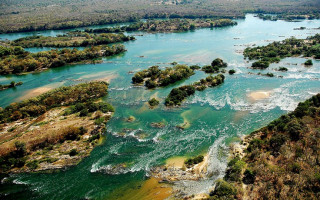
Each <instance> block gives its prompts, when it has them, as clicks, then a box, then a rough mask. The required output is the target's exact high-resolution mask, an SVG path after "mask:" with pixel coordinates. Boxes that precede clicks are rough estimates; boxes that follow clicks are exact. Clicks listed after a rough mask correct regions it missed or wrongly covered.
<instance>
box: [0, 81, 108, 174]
mask: <svg viewBox="0 0 320 200" xmlns="http://www.w3.org/2000/svg"><path fill="white" fill-rule="evenodd" d="M107 90H108V83H106V82H90V83H83V84H79V85H75V86H68V87H60V88H58V89H54V90H51V91H49V92H47V93H44V94H42V95H40V96H37V97H34V98H31V99H27V100H24V101H22V102H19V103H12V104H10V105H9V106H7V107H6V108H4V109H1V110H0V166H1V167H0V172H1V173H7V172H33V171H42V170H53V169H60V168H65V167H66V166H71V165H75V164H77V163H78V162H80V161H81V160H82V159H83V158H84V157H86V156H88V155H89V154H90V152H91V151H92V149H93V148H94V147H95V146H96V145H97V144H98V143H99V142H98V141H99V139H100V138H101V135H102V134H103V132H104V130H105V123H106V122H107V121H108V120H109V119H110V117H111V115H112V113H113V112H114V109H113V107H112V106H111V105H110V104H108V103H107V102H103V101H99V99H100V98H101V97H104V96H106V95H107Z"/></svg>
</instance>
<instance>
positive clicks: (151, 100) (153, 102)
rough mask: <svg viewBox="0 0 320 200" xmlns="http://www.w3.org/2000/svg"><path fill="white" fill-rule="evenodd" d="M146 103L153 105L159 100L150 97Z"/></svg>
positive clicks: (157, 103)
mask: <svg viewBox="0 0 320 200" xmlns="http://www.w3.org/2000/svg"><path fill="white" fill-rule="evenodd" d="M148 103H149V105H150V106H151V107H155V106H157V105H159V101H158V100H157V99H156V98H152V99H150V100H149V101H148Z"/></svg>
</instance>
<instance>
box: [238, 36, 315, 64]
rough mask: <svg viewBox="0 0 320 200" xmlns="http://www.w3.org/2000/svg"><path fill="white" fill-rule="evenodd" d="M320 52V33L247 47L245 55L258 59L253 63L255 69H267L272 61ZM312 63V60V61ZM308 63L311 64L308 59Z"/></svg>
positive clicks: (311, 55) (312, 55)
mask: <svg viewBox="0 0 320 200" xmlns="http://www.w3.org/2000/svg"><path fill="white" fill-rule="evenodd" d="M319 54H320V34H316V35H314V36H311V37H308V38H307V39H296V38H293V37H292V38H289V39H285V40H283V41H280V42H273V43H271V44H268V45H267V46H258V47H254V48H246V49H245V50H244V53H243V55H244V57H245V58H249V60H258V61H256V62H254V63H253V64H252V68H254V69H266V68H268V67H269V64H270V63H274V62H279V61H280V60H281V59H283V58H286V57H292V56H300V55H302V56H303V57H315V58H316V57H317V56H318V55H319ZM311 63H312V61H311ZM307 64H310V61H308V63H307Z"/></svg>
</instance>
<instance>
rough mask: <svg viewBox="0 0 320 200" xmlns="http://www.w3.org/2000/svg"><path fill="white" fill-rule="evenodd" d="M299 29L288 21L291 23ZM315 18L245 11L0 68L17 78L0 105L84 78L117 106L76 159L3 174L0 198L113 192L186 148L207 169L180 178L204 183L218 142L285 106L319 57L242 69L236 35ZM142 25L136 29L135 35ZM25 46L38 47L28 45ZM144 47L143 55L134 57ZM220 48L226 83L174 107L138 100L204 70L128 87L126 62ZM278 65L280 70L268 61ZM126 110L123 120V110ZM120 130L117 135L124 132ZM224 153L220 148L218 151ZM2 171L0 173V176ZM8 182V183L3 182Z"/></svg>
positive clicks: (265, 38)
mask: <svg viewBox="0 0 320 200" xmlns="http://www.w3.org/2000/svg"><path fill="white" fill-rule="evenodd" d="M301 26H304V27H307V29H306V30H293V29H294V28H297V27H301ZM317 27H320V21H319V20H313V21H308V20H305V21H301V22H294V23H293V22H285V21H276V22H273V21H262V20H259V19H258V18H255V17H253V15H247V17H246V19H244V20H238V25H237V26H234V27H225V28H216V29H200V30H195V31H192V32H191V31H190V32H184V33H158V34H147V33H129V34H132V35H138V36H136V38H137V40H135V41H130V42H126V43H124V45H125V46H126V49H127V50H128V51H127V52H126V53H124V54H122V55H119V56H115V57H112V58H105V59H104V60H103V61H104V62H103V63H102V64H83V65H70V66H66V67H61V68H57V69H51V70H48V71H45V72H41V73H34V74H28V75H22V76H1V77H0V84H5V83H9V82H10V81H12V80H14V81H22V82H24V84H23V85H22V86H19V87H17V88H13V89H9V90H5V91H1V92H0V106H2V107H3V106H7V105H9V104H10V103H12V102H15V101H20V100H22V99H24V98H28V97H31V96H33V95H36V94H37V92H38V91H39V88H42V89H50V88H56V87H59V86H62V85H72V84H77V83H79V82H83V81H90V80H110V87H109V88H110V92H109V95H108V97H106V98H105V100H107V101H109V102H110V103H112V105H114V107H115V108H116V112H115V114H114V117H113V118H112V119H111V120H110V121H109V122H108V129H107V132H106V133H105V136H106V140H105V142H104V143H103V144H102V145H101V146H98V147H97V148H95V149H94V150H93V151H92V153H91V155H90V156H89V157H88V158H86V159H84V160H83V161H82V162H81V163H80V164H79V165H77V166H75V167H72V168H69V169H67V170H64V171H61V172H56V173H51V174H46V173H37V174H20V175H11V176H10V177H8V178H6V179H5V180H6V181H8V182H9V183H6V184H2V185H1V189H0V193H1V194H2V195H4V194H6V195H7V196H6V197H4V198H5V199H6V198H7V199H13V198H15V199H30V197H33V198H34V199H82V198H92V199H114V197H111V196H110V195H111V194H112V192H114V191H115V190H116V189H119V188H120V189H125V188H128V187H129V188H130V187H131V186H134V185H135V184H134V183H137V182H139V181H142V180H145V179H146V178H147V176H148V174H149V169H150V168H151V167H153V166H156V165H159V164H163V163H164V161H165V160H166V159H167V158H170V157H172V156H182V155H186V156H193V155H197V154H200V153H206V152H209V155H210V159H209V161H210V163H209V171H210V172H213V173H214V174H215V175H214V176H213V177H212V178H211V179H209V180H205V181H203V182H201V184H196V183H194V182H191V183H189V185H197V186H196V187H192V188H191V187H188V183H187V188H189V189H188V192H190V193H192V192H199V191H206V190H207V189H208V188H210V186H212V184H213V181H214V179H215V178H217V177H219V176H221V175H222V173H223V171H224V169H225V165H226V157H225V156H221V152H225V151H226V146H227V145H228V143H229V142H230V141H232V140H233V138H235V137H237V136H241V135H244V134H248V133H250V132H251V131H253V130H255V129H257V128H259V127H262V126H264V125H266V124H267V123H269V122H270V121H272V120H273V119H275V118H277V117H279V116H280V115H282V114H284V113H287V112H289V111H292V110H293V109H294V108H295V107H296V105H297V104H298V102H299V101H303V100H305V99H307V98H309V97H311V96H312V95H314V94H316V93H318V92H320V87H319V86H320V81H319V78H320V61H316V60H314V61H313V62H314V65H313V66H312V67H309V68H306V67H304V66H303V65H302V63H304V62H305V60H306V59H304V58H287V59H284V60H282V61H281V62H280V63H278V64H272V65H271V66H270V67H269V69H267V70H263V71H260V70H251V69H248V68H247V67H249V66H250V62H249V63H248V62H247V61H245V60H244V59H243V56H242V53H241V50H243V49H244V48H245V45H253V44H256V45H265V44H268V43H269V42H271V41H275V40H276V41H280V40H283V39H284V38H288V37H290V36H295V37H297V38H305V37H307V36H309V35H313V34H315V33H320V31H319V30H317V29H313V28H317ZM61 32H63V31H45V32H39V33H41V34H42V33H43V34H44V35H56V34H61ZM30 34H32V33H17V34H3V35H0V37H1V38H8V39H14V38H18V37H22V36H26V35H30ZM140 34H142V36H139V35H140ZM31 50H32V51H33V52H36V51H40V50H41V49H37V48H32V49H31ZM140 56H143V57H140ZM217 57H220V58H222V59H223V60H224V61H226V62H227V63H228V64H229V67H228V68H227V69H228V70H229V69H236V71H237V73H236V74H235V75H233V76H229V75H227V74H226V80H225V83H224V84H223V85H221V86H219V87H216V88H208V89H207V90H205V91H203V92H196V94H195V95H194V96H193V97H190V98H188V99H187V101H186V102H185V103H184V104H183V106H182V107H181V108H175V109H169V110H168V109H166V108H165V107H164V106H163V105H162V104H161V105H160V106H159V107H158V108H156V109H154V110H150V109H148V107H147V106H146V102H147V101H148V100H149V99H150V97H151V96H152V97H157V98H159V99H161V102H162V103H163V102H164V98H165V97H166V96H167V95H168V93H169V92H170V90H171V89H172V88H173V87H177V86H180V85H184V84H189V83H193V82H195V81H198V80H199V79H201V78H204V77H206V76H207V75H206V74H204V73H203V72H200V71H197V72H196V74H195V75H194V76H192V77H191V78H189V79H187V80H184V81H180V82H178V83H176V84H175V85H172V86H168V87H165V88H160V89H156V90H146V89H145V88H143V87H133V86H132V84H131V77H132V74H130V73H128V72H129V71H138V70H141V69H146V68H147V67H149V66H152V65H159V66H161V67H165V66H170V64H169V63H171V62H173V61H176V62H178V63H185V64H189V65H191V64H199V65H205V64H209V63H210V62H211V61H212V60H213V59H215V58H217ZM279 66H285V67H287V68H288V69H289V71H288V72H277V71H275V70H274V69H275V68H277V67H279ZM248 72H253V73H258V72H262V73H267V72H272V73H274V74H275V75H278V76H280V75H281V76H283V78H269V77H263V76H257V75H250V74H248ZM256 91H267V92H269V93H270V97H269V98H266V99H261V100H252V99H250V98H249V97H248V96H249V94H250V93H251V92H256ZM129 116H134V117H135V118H136V121H134V122H132V123H129V122H126V120H125V119H126V118H128V117H129ZM184 121H188V122H190V124H191V126H190V128H188V129H185V130H179V129H177V128H176V126H177V125H179V124H182V123H184ZM152 122H164V123H165V124H166V127H165V128H163V129H158V128H153V127H151V125H150V124H151V123H152ZM123 134H124V136H119V135H123ZM223 155H224V154H223ZM122 163H126V165H127V168H125V169H121V170H119V172H117V173H111V172H110V170H109V169H110V168H112V166H117V164H122ZM6 181H4V182H6ZM12 182H13V183H12Z"/></svg>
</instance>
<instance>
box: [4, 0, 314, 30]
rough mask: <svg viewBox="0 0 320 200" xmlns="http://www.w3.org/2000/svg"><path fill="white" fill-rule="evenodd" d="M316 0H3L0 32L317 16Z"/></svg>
mask: <svg viewBox="0 0 320 200" xmlns="http://www.w3.org/2000/svg"><path fill="white" fill-rule="evenodd" d="M319 7H320V4H319V1H313V0H294V1H293V0H282V1H276V0H254V1H251V0H242V1H225V0H217V1H209V0H204V1H198V0H175V1H171V0H162V1H159V0H135V1H133V0H120V1H115V0H110V1H103V0H96V1H89V0H84V1H75V0H70V1H62V0H45V1H43V0H26V1H20V0H3V1H1V3H0V13H1V14H0V27H1V28H0V32H15V31H32V30H45V29H63V28H72V27H80V26H88V25H95V24H107V23H116V22H127V21H129V22H133V21H136V20H137V19H141V18H165V17H169V18H180V17H186V18H197V17H204V18H208V17H244V14H245V13H248V12H263V13H270V12H271V13H286V14H312V15H313V14H316V15H318V13H319Z"/></svg>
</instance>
